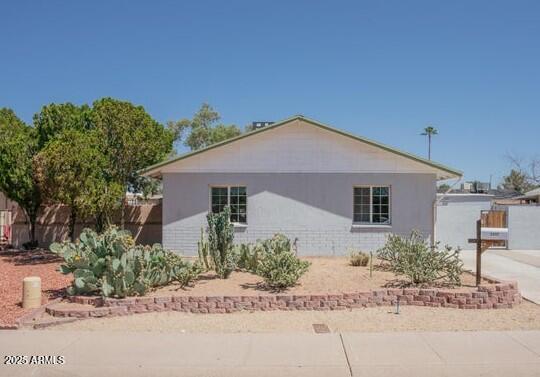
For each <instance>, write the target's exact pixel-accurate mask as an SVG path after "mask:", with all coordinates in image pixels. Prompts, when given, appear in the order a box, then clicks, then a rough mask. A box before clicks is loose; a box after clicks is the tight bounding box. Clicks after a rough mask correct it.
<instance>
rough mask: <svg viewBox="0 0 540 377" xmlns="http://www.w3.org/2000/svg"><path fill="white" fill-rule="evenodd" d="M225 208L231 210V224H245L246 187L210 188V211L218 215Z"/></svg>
mask: <svg viewBox="0 0 540 377" xmlns="http://www.w3.org/2000/svg"><path fill="white" fill-rule="evenodd" d="M225 206H229V208H230V209H231V222H232V223H237V224H247V190H246V186H211V187H210V211H211V212H213V213H220V212H221V211H223V209H224V208H225Z"/></svg>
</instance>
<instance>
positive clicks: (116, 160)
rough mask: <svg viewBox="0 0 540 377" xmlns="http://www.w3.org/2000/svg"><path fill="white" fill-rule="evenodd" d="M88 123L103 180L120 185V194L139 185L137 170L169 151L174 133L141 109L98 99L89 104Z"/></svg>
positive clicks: (117, 101) (163, 156) (127, 104)
mask: <svg viewBox="0 0 540 377" xmlns="http://www.w3.org/2000/svg"><path fill="white" fill-rule="evenodd" d="M91 123H92V127H93V129H94V130H95V132H96V135H97V138H98V143H99V150H100V151H101V152H102V153H103V155H104V156H105V158H106V159H107V165H106V166H107V167H106V169H105V172H104V174H105V177H106V179H107V180H108V182H113V183H115V184H116V185H119V186H121V187H122V188H123V193H125V192H126V191H127V190H128V189H129V188H130V187H137V186H138V185H140V184H141V179H140V178H139V176H138V174H137V171H138V170H140V169H142V168H145V167H147V166H149V165H152V164H154V163H157V162H160V161H162V160H163V159H164V158H165V157H167V156H168V155H169V154H170V152H171V150H172V143H173V139H174V136H175V134H174V132H173V131H172V130H171V129H168V128H165V127H163V125H162V124H160V123H158V122H156V121H155V120H154V119H152V117H151V116H150V115H149V114H148V113H147V112H146V111H145V109H144V108H143V107H142V106H135V105H133V104H131V103H130V102H125V101H119V100H115V99H112V98H103V99H100V100H98V101H96V102H94V104H93V107H92V112H91ZM123 195H124V194H122V196H123ZM119 199H120V198H119ZM122 203H125V201H124V200H122ZM123 207H124V206H122V209H123ZM123 221H124V216H123V211H122V223H123Z"/></svg>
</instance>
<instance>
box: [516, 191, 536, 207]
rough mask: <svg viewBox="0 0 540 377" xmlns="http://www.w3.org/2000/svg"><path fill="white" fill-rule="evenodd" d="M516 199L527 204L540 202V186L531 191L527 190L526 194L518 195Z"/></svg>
mask: <svg viewBox="0 0 540 377" xmlns="http://www.w3.org/2000/svg"><path fill="white" fill-rule="evenodd" d="M516 199H519V200H520V201H522V203H526V204H536V205H538V204H540V187H539V188H536V189H534V190H531V191H527V192H526V193H525V194H523V195H521V196H518V197H517V198H516Z"/></svg>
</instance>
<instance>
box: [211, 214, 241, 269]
mask: <svg viewBox="0 0 540 377" xmlns="http://www.w3.org/2000/svg"><path fill="white" fill-rule="evenodd" d="M230 215H231V210H230V208H229V207H225V209H224V210H223V211H222V212H220V213H209V214H208V215H207V216H206V219H207V221H208V252H209V253H210V257H211V258H212V264H213V268H214V270H215V271H216V273H217V275H218V276H219V277H220V278H222V279H226V278H228V277H229V275H230V274H231V272H232V271H233V270H234V269H235V267H236V263H235V255H234V250H233V239H234V227H233V225H232V224H231V222H230Z"/></svg>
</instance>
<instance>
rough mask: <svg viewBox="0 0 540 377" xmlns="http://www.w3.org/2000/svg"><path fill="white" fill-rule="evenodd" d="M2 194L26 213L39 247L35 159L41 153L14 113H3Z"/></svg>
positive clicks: (4, 110)
mask: <svg viewBox="0 0 540 377" xmlns="http://www.w3.org/2000/svg"><path fill="white" fill-rule="evenodd" d="M0 135H1V137H0V191H2V192H3V193H4V194H5V195H6V196H7V197H8V198H9V199H11V200H13V201H14V202H16V203H17V204H18V205H19V206H20V208H21V209H22V210H23V212H24V214H25V216H26V219H27V222H28V224H29V227H28V236H29V240H30V242H31V244H36V233H35V232H36V220H37V216H38V211H39V207H40V205H41V194H40V191H39V187H38V186H37V184H36V180H35V175H34V170H33V164H32V159H33V157H34V156H35V154H36V153H37V151H38V145H37V137H36V133H35V130H34V129H33V128H32V127H30V126H28V125H26V124H25V123H24V122H23V121H22V120H20V119H19V118H18V117H17V116H16V115H15V113H14V112H13V111H12V110H11V109H7V108H2V109H0Z"/></svg>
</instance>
